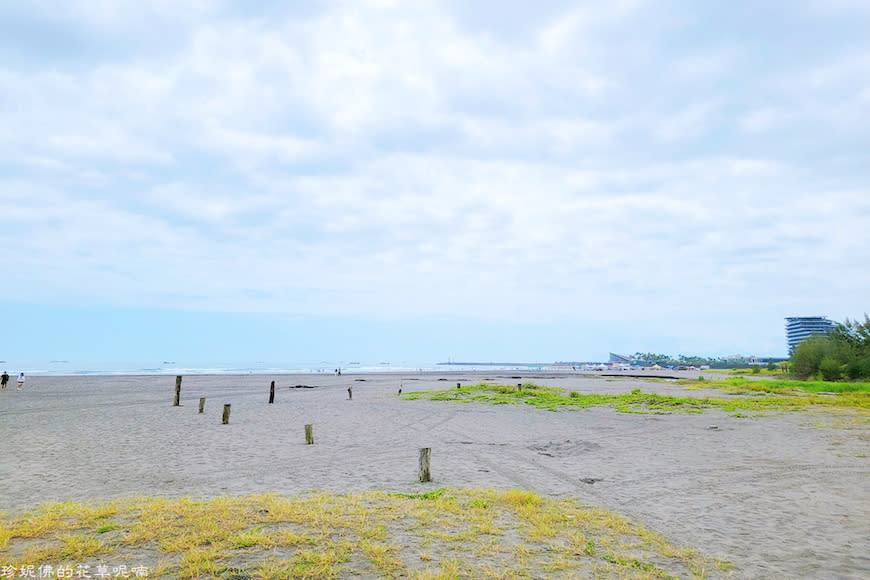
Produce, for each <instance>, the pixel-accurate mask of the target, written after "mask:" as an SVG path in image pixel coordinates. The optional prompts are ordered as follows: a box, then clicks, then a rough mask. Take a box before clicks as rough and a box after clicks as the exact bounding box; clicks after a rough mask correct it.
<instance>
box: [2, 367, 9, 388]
mask: <svg viewBox="0 0 870 580" xmlns="http://www.w3.org/2000/svg"><path fill="white" fill-rule="evenodd" d="M8 382H9V373H7V372H6V371H3V376H2V377H0V387H2V388H4V389H5V388H6V384H7V383H8Z"/></svg>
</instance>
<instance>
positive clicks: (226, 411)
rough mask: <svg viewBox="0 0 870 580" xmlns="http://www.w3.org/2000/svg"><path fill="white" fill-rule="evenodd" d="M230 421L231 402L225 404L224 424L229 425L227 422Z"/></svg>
mask: <svg viewBox="0 0 870 580" xmlns="http://www.w3.org/2000/svg"><path fill="white" fill-rule="evenodd" d="M229 422H230V404H229V403H227V404H226V405H224V417H223V423H224V425H227V424H229Z"/></svg>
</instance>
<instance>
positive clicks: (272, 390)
mask: <svg viewBox="0 0 870 580" xmlns="http://www.w3.org/2000/svg"><path fill="white" fill-rule="evenodd" d="M274 402H275V381H272V386H271V387H269V404H270V405H271V404H272V403H274Z"/></svg>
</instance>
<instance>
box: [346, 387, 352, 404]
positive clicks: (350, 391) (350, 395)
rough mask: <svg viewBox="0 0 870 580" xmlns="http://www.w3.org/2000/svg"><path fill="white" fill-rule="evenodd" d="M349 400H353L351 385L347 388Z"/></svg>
mask: <svg viewBox="0 0 870 580" xmlns="http://www.w3.org/2000/svg"><path fill="white" fill-rule="evenodd" d="M347 399H348V400H351V399H353V385H351V386H350V387H348V388H347Z"/></svg>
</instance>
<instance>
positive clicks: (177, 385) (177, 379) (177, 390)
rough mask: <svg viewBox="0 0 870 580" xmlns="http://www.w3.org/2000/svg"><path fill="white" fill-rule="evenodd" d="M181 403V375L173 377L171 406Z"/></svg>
mask: <svg viewBox="0 0 870 580" xmlns="http://www.w3.org/2000/svg"><path fill="white" fill-rule="evenodd" d="M179 405H181V375H178V376H177V377H175V403H174V404H173V407H178V406H179Z"/></svg>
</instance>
